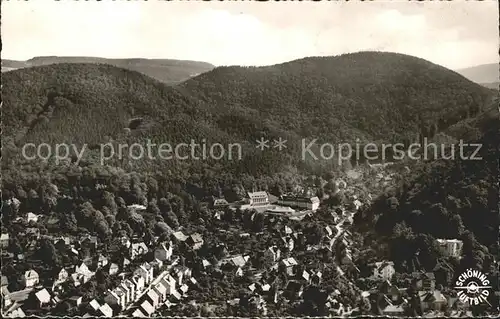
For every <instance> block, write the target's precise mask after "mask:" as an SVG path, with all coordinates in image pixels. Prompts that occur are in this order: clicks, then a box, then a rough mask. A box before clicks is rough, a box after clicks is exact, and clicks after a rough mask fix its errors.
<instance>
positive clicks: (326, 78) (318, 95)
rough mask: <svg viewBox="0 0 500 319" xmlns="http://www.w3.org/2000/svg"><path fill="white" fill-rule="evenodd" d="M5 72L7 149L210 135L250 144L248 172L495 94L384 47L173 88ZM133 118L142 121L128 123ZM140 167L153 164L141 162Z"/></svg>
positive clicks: (426, 123)
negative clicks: (273, 144)
mask: <svg viewBox="0 0 500 319" xmlns="http://www.w3.org/2000/svg"><path fill="white" fill-rule="evenodd" d="M3 80H4V88H3V95H4V108H3V112H4V115H5V116H6V117H8V118H9V119H10V120H9V121H8V122H7V123H4V131H3V132H4V138H5V139H6V141H7V142H6V143H5V144H7V145H9V147H10V148H11V149H12V150H15V149H18V148H19V146H20V145H22V144H23V143H26V142H35V143H41V142H46V143H49V144H56V143H61V142H67V143H68V142H71V143H76V144H80V145H81V144H83V143H88V144H98V143H105V142H107V141H111V140H112V141H115V142H124V141H126V142H128V143H132V142H133V141H144V140H145V139H146V138H151V139H152V140H154V141H155V142H161V143H166V142H168V143H176V142H177V143H178V142H186V141H187V142H189V141H190V139H195V140H197V141H201V140H202V139H203V138H205V139H206V140H207V142H209V141H212V143H213V142H219V143H236V142H241V143H242V144H243V145H244V146H245V147H247V149H248V152H246V153H244V155H246V157H245V158H244V159H243V162H235V163H231V165H230V166H231V167H232V169H236V170H240V169H243V171H245V170H252V172H251V173H253V174H257V173H259V174H267V173H271V172H276V171H280V170H282V169H283V168H284V167H286V166H287V165H292V166H303V165H304V163H303V162H302V161H301V159H300V152H299V147H300V145H301V144H300V142H299V141H300V139H301V138H309V139H314V138H319V140H320V141H321V142H328V143H343V142H351V143H354V142H355V141H356V139H359V141H361V143H364V142H369V141H376V142H403V143H410V142H413V141H415V140H416V139H417V138H418V136H419V134H421V133H422V132H423V133H424V134H425V135H429V136H432V135H434V134H435V133H437V132H438V131H442V130H444V129H446V128H447V127H449V126H451V125H453V124H455V123H457V122H459V121H460V120H462V119H465V118H467V117H473V116H474V115H475V114H477V113H478V112H480V110H481V108H482V106H483V105H484V104H485V103H486V102H488V101H489V99H490V96H491V95H492V92H491V91H489V90H487V89H485V88H483V87H481V86H479V85H477V84H475V83H473V82H470V81H468V80H466V79H464V78H463V77H462V76H460V75H458V74H456V73H455V72H452V71H450V70H448V69H446V68H443V67H441V66H438V65H435V64H432V63H430V62H428V61H425V60H422V59H418V58H415V57H411V56H406V55H401V54H394V53H377V52H361V53H355V54H347V55H342V56H337V57H322V58H317V57H316V58H305V59H301V60H296V61H292V62H288V63H284V64H279V65H274V66H269V67H250V68H248V67H245V68H244V67H219V68H215V69H214V70H212V71H210V72H208V73H204V74H201V75H199V76H197V77H195V78H193V79H190V80H188V81H186V82H184V83H182V84H181V85H178V86H174V87H169V86H166V85H164V84H162V83H160V82H157V81H155V80H154V79H151V78H149V77H146V76H144V75H142V74H139V73H137V72H134V71H130V70H125V69H121V68H117V67H113V66H110V65H98V64H54V65H45V66H39V67H33V68H27V69H21V70H16V71H12V72H8V73H6V74H4V79H3ZM26 83H30V85H26ZM136 118H140V125H139V126H138V127H134V128H132V129H129V126H130V121H131V120H133V119H136ZM260 137H265V138H268V139H278V138H279V137H282V138H285V139H288V140H289V144H288V149H287V152H286V154H276V152H273V151H270V152H269V153H268V155H266V156H262V154H261V153H256V152H257V151H256V150H255V144H254V141H255V140H256V139H259V138H260ZM15 145H17V146H15ZM7 149H8V148H7ZM316 151H317V150H316ZM330 162H332V161H330ZM114 164H116V165H119V163H114ZM156 164H157V165H160V167H161V166H165V165H173V164H171V163H170V162H169V163H156ZM134 165H135V166H134V167H133V168H134V169H153V168H154V167H155V166H154V165H153V166H151V168H148V167H150V166H149V165H150V164H145V163H141V162H140V161H137V162H135V163H134ZM196 165H199V163H198V164H196ZM233 165H234V166H235V167H234V166H233ZM307 165H312V166H316V165H319V163H315V162H314V163H310V162H308V163H307ZM307 165H306V166H307ZM328 165H330V166H332V164H331V163H330V164H328Z"/></svg>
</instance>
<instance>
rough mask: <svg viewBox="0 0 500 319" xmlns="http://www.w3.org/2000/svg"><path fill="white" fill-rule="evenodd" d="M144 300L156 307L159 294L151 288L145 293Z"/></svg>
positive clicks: (158, 301)
mask: <svg viewBox="0 0 500 319" xmlns="http://www.w3.org/2000/svg"><path fill="white" fill-rule="evenodd" d="M146 300H147V301H149V303H150V304H151V305H152V306H153V308H155V309H156V308H157V307H158V305H159V304H160V296H159V295H158V293H156V291H154V289H151V290H149V291H148V293H147V294H146Z"/></svg>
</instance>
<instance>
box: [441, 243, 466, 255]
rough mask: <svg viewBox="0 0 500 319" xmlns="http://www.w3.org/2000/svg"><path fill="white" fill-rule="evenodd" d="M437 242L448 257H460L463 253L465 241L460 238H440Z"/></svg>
mask: <svg viewBox="0 0 500 319" xmlns="http://www.w3.org/2000/svg"><path fill="white" fill-rule="evenodd" d="M437 243H438V245H439V247H440V248H441V251H442V252H443V254H444V255H445V256H447V257H460V255H462V247H463V245H464V244H463V242H462V241H461V240H458V239H438V240H437Z"/></svg>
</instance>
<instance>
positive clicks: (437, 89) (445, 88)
mask: <svg viewBox="0 0 500 319" xmlns="http://www.w3.org/2000/svg"><path fill="white" fill-rule="evenodd" d="M180 87H182V88H183V89H184V90H185V92H187V93H189V94H191V95H194V96H197V97H199V98H200V99H202V100H205V101H207V102H208V103H210V104H211V105H213V106H214V109H215V110H217V112H221V113H224V112H225V110H227V109H228V107H229V106H231V107H232V108H233V109H234V111H235V112H233V113H232V114H230V115H228V118H229V119H231V121H232V123H233V124H232V125H233V126H235V127H237V126H238V125H246V124H247V123H248V122H252V121H261V122H264V121H274V122H276V123H279V125H281V126H282V127H283V128H284V129H286V130H293V131H295V132H297V133H298V134H300V135H301V136H317V137H325V138H328V139H333V140H354V139H355V138H360V139H363V138H366V139H369V140H388V139H391V140H393V141H394V140H398V141H405V140H415V136H417V135H418V133H419V132H420V131H421V129H423V130H424V131H425V132H424V134H425V135H434V134H435V133H436V132H437V131H441V130H443V129H445V128H447V127H448V126H449V125H452V124H454V123H457V122H458V121H460V120H461V119H464V118H466V117H473V116H474V114H477V113H478V112H479V111H480V108H481V106H482V105H483V104H484V103H485V101H487V100H488V96H489V95H491V94H492V93H491V91H489V90H487V89H485V88H483V87H481V86H479V85H477V84H476V83H473V82H471V81H469V80H467V79H465V78H464V77H463V76H461V75H459V74H457V73H456V72H453V71H451V70H448V69H446V68H444V67H441V66H439V65H436V64H433V63H430V62H428V61H426V60H423V59H419V58H415V57H412V56H408V55H403V54H396V53H382V52H360V53H352V54H345V55H341V56H336V57H312V58H304V59H301V60H296V61H291V62H288V63H284V64H279V65H273V66H267V67H219V68H216V69H214V70H212V71H210V72H207V73H204V74H201V75H199V76H197V77H194V78H192V79H189V80H188V81H186V82H185V83H183V84H181V85H180Z"/></svg>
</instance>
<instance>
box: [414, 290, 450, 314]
mask: <svg viewBox="0 0 500 319" xmlns="http://www.w3.org/2000/svg"><path fill="white" fill-rule="evenodd" d="M418 297H419V299H420V304H421V306H422V310H423V311H427V310H434V311H443V310H444V307H445V306H446V304H447V303H448V300H447V299H446V297H445V296H444V295H443V294H442V293H441V291H439V290H434V291H419V292H418Z"/></svg>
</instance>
